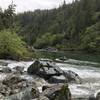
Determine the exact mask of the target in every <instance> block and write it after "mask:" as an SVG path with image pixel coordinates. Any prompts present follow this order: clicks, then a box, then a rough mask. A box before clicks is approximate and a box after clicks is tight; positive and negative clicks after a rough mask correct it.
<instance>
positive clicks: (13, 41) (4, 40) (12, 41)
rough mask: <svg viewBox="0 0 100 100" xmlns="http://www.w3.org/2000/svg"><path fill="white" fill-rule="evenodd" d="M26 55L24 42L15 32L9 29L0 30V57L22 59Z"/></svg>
mask: <svg viewBox="0 0 100 100" xmlns="http://www.w3.org/2000/svg"><path fill="white" fill-rule="evenodd" d="M27 56H28V52H27V49H26V47H25V43H24V42H23V41H22V40H21V39H20V38H19V37H18V35H17V34H15V33H14V32H13V33H12V32H10V31H1V32H0V57H1V58H10V59H22V58H24V57H27Z"/></svg>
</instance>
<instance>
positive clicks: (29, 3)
mask: <svg viewBox="0 0 100 100" xmlns="http://www.w3.org/2000/svg"><path fill="white" fill-rule="evenodd" d="M13 1H14V4H16V5H17V7H16V12H23V11H27V10H32V11H34V9H51V8H54V7H58V6H59V5H60V4H62V2H63V1H64V0H13ZM71 1H72V0H66V3H69V2H71ZM11 2H12V0H0V7H2V8H3V9H4V8H7V6H8V5H9V4H11Z"/></svg>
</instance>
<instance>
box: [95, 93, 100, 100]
mask: <svg viewBox="0 0 100 100" xmlns="http://www.w3.org/2000/svg"><path fill="white" fill-rule="evenodd" d="M96 100H100V92H98V93H97V95H96Z"/></svg>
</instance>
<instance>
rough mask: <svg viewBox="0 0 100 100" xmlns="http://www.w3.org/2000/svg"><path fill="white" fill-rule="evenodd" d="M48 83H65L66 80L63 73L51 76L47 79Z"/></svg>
mask: <svg viewBox="0 0 100 100" xmlns="http://www.w3.org/2000/svg"><path fill="white" fill-rule="evenodd" d="M49 82H50V83H67V82H68V80H67V78H66V77H65V76H64V75H60V76H52V77H51V78H50V79H49Z"/></svg>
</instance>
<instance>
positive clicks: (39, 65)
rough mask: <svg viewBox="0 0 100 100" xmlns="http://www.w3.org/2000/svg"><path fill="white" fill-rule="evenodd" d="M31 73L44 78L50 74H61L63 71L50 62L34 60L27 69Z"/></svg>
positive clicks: (50, 75) (47, 77) (49, 76)
mask: <svg viewBox="0 0 100 100" xmlns="http://www.w3.org/2000/svg"><path fill="white" fill-rule="evenodd" d="M27 72H28V73H29V74H31V75H39V76H40V77H43V78H45V79H47V80H48V79H50V78H51V77H52V76H59V75H62V74H63V71H62V70H61V69H60V68H59V67H57V66H54V65H52V64H49V63H46V64H45V63H43V62H40V61H38V60H36V61H35V62H34V63H33V64H32V65H31V66H30V67H29V68H28V70H27Z"/></svg>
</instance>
